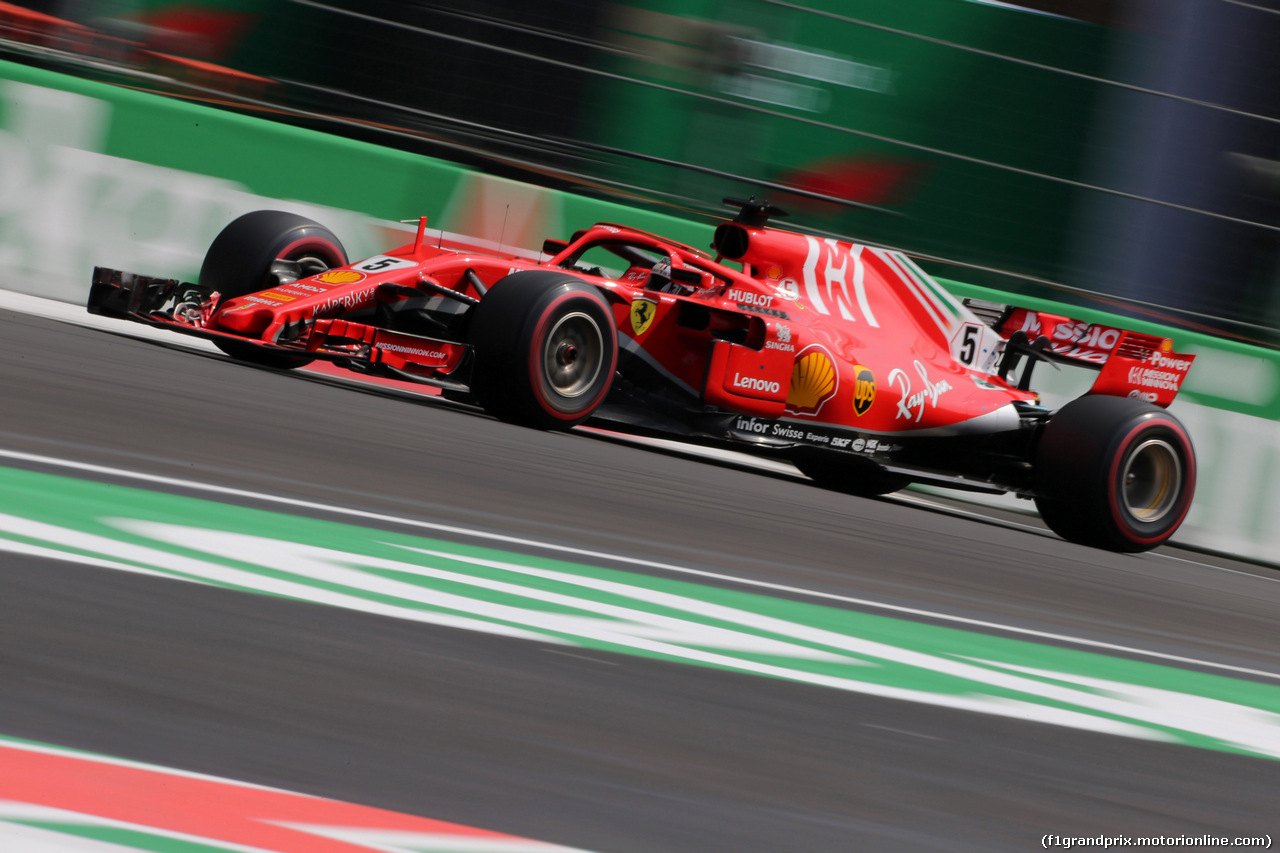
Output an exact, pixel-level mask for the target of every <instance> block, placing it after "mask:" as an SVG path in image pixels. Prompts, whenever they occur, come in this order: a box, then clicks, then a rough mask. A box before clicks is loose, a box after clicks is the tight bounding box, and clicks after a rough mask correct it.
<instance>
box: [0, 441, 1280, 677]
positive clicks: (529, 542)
mask: <svg viewBox="0 0 1280 853" xmlns="http://www.w3.org/2000/svg"><path fill="white" fill-rule="evenodd" d="M0 458H4V459H12V460H15V461H19V462H26V463H33V464H38V465H46V466H49V467H52V468H64V469H69V470H74V471H82V472H85V473H90V474H98V475H103V476H109V477H115V478H119V479H124V480H136V481H139V482H144V483H152V484H156V485H164V486H171V487H176V488H180V489H185V490H188V491H194V492H205V493H208V494H215V495H223V496H226V497H235V498H240V499H244V500H253V501H259V502H262V503H270V504H277V505H280V506H287V507H294V508H297V509H307V510H312V511H318V512H324V513H328V514H331V515H337V516H346V517H349V518H358V519H363V520H365V521H376V522H379V523H382V524H393V525H397V526H401V527H407V528H413V529H418V530H431V531H434V532H436V533H447V534H450V535H453V536H464V537H468V538H473V539H482V540H488V541H492V542H502V543H504V544H507V545H518V546H522V547H525V548H536V549H540V550H544V551H551V552H555V553H560V554H569V555H572V556H573V557H574V558H588V559H592V560H603V561H606V562H612V563H620V564H625V565H633V566H642V567H644V568H649V569H656V570H659V571H664V572H671V573H673V574H682V575H689V576H692V577H700V578H706V579H709V580H716V581H722V582H727V583H733V584H738V585H741V586H747V587H754V588H756V589H766V590H770V591H774V592H784V593H787V594H790V595H798V596H804V597H807V598H814V599H821V600H825V601H837V602H840V603H841V604H851V605H856V606H859V607H870V608H876V609H879V610H888V611H891V612H894V613H902V614H906V615H910V616H915V617H920V618H925V619H933V620H937V621H940V622H951V623H954V624H958V625H966V626H970V627H974V628H985V629H989V630H993V631H1000V632H1004V633H1010V634H1017V635H1021V636H1025V637H1034V638H1036V639H1040V640H1051V641H1055V642H1060V643H1068V644H1071V645H1076V646H1084V647H1088V648H1095V649H1105V650H1107V651H1110V652H1121V653H1124V654H1131V655H1138V656H1141V657H1149V658H1155V659H1159V660H1166V661H1172V662H1176V663H1180V664H1189V665H1193V666H1200V667H1205V668H1209V669H1217V670H1224V671H1229V672H1237V673H1241V674H1245V675H1254V676H1261V677H1263V678H1270V679H1276V680H1280V673H1275V672H1268V671H1266V670H1260V669H1250V668H1248V667H1241V666H1232V665H1230V664H1224V663H1218V662H1215V661H1207V660H1201V659H1198V658H1190V657H1184V656H1182V655H1172V654H1167V653H1164V652H1155V651H1150V650H1147V649H1139V648H1135V647H1132V646H1122V645H1118V644H1115V643H1105V642H1101V641H1099V640H1089V639H1085V638H1083V637H1072V636H1069V635H1066V634H1054V633H1051V632H1048V631H1036V630H1033V629H1030V628H1019V627H1017V626H1014V625H1005V624H1001V623H999V622H987V621H984V620H981V619H970V618H967V617H963V616H953V615H951V614H948V613H940V612H937V611H932V610H922V609H920V608H915V607H903V606H901V605H896V604H886V603H884V602H880V601H874V600H871V599H867V598H855V597H853V596H847V595H839V594H836V593H829V592H822V591H819V590H812V589H805V588H803V587H797V586H790V585H787V584H778V583H771V582H768V581H759V580H754V579H751V578H741V577H736V576H734V575H728V574H724V573H721V572H710V571H705V570H702V569H693V568H689V567H688V566H679V565H675V564H672V563H663V562H659V561H656V560H647V559H643V558H639V557H627V556H623V555H620V554H610V553H609V552H607V551H594V550H591V549H588V548H576V547H572V546H568V545H559V544H556V543H553V542H545V541H542V540H538V539H529V538H525V537H520V536H509V535H506V534H501V533H491V532H488V531H484V530H477V529H474V528H470V527H462V526H460V525H453V524H441V523H438V522H433V521H421V520H419V519H413V518H402V517H400V516H394V515H386V514H384V513H378V512H370V511H368V510H359V509H351V508H348V507H340V506H332V505H330V504H324V503H319V502H317V501H305V500H299V499H297V498H286V497H282V496H280V495H271V494H266V493H263V492H253V491H249V490H247V489H237V488H232V487H229V486H217V485H214V484H211V483H201V482H198V481H195V480H184V479H180V478H176V477H164V476H160V475H156V474H143V473H139V472H135V471H127V470H124V469H121V468H110V467H107V466H105V465H92V464H89V463H85V462H76V461H74V460H70V459H59V458H56V457H52V456H41V455H38V454H34V453H21V452H17V451H11V450H0Z"/></svg>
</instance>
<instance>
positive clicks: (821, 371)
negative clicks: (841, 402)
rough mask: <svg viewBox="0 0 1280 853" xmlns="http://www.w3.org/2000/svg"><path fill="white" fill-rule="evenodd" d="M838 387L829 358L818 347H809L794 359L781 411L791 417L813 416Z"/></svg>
mask: <svg viewBox="0 0 1280 853" xmlns="http://www.w3.org/2000/svg"><path fill="white" fill-rule="evenodd" d="M839 387H840V377H839V375H837V373H836V365H835V362H834V361H832V359H831V354H830V353H828V352H827V351H826V349H824V348H823V347H821V346H818V345H817V344H810V345H809V346H807V347H805V348H804V349H802V350H801V351H800V353H799V354H798V355H797V356H796V361H795V366H794V367H793V368H792V369H791V390H790V392H788V394H787V404H786V408H785V409H784V411H786V412H787V413H788V414H792V415H816V414H818V412H819V411H820V410H821V409H822V404H823V403H825V402H827V401H828V400H830V399H831V398H832V397H834V396H835V395H836V389H837V388H839Z"/></svg>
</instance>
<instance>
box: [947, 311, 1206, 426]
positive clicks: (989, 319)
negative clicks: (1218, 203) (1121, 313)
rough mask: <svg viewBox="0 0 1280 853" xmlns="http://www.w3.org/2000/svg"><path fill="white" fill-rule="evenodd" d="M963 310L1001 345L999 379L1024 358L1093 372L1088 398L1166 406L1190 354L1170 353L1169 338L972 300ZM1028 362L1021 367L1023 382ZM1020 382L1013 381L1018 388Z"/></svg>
mask: <svg viewBox="0 0 1280 853" xmlns="http://www.w3.org/2000/svg"><path fill="white" fill-rule="evenodd" d="M964 302H965V305H967V306H968V307H969V309H970V310H971V311H973V312H974V314H976V315H978V316H979V317H980V318H981V319H983V320H984V321H986V323H987V324H988V325H990V326H991V327H992V328H993V329H995V330H996V332H997V333H998V334H999V335H1000V337H1001V338H1003V339H1004V340H1005V342H1006V344H1005V353H1004V355H1003V357H1002V358H1001V362H1000V364H999V366H998V368H997V372H998V373H999V374H1000V376H1001V377H1002V378H1007V377H1008V374H1009V372H1010V371H1012V370H1013V369H1015V368H1016V367H1017V366H1018V363H1019V362H1020V361H1021V359H1022V358H1023V357H1024V356H1026V357H1029V358H1031V359H1032V363H1033V362H1034V360H1035V359H1037V358H1038V359H1043V360H1046V361H1053V362H1058V363H1061V364H1072V365H1076V366H1078V367H1087V368H1090V369H1092V370H1097V371H1098V378H1097V379H1096V380H1094V383H1093V387H1091V388H1090V389H1089V392H1088V393H1090V394H1105V395H1108V396H1112V397H1134V398H1137V399H1140V400H1146V401H1147V402H1149V403H1154V404H1155V405H1157V406H1166V407H1167V406H1168V405H1169V404H1170V403H1172V402H1173V399H1174V398H1175V397H1176V396H1178V391H1179V390H1181V388H1182V383H1183V381H1184V380H1185V379H1186V378H1187V373H1188V372H1190V370H1191V364H1192V363H1193V362H1194V361H1195V359H1196V357H1195V356H1194V355H1185V354H1183V353H1177V352H1174V351H1173V339H1172V338H1166V337H1161V336H1159V335H1147V334H1143V333H1141V332H1131V331H1128V330H1125V329H1118V328H1116V327H1114V326H1105V325H1102V324H1100V323H1086V322H1084V321H1082V320H1073V319H1071V318H1070V317H1064V316H1062V315H1060V314H1050V313H1048V312H1045V311H1034V310H1032V309H1030V308H1017V307H1014V306H1011V305H1001V304H999V303H994V302H986V301H983V300H978V299H966V300H964ZM1030 369H1031V363H1029V364H1028V365H1027V366H1026V367H1024V368H1023V370H1024V374H1023V376H1024V377H1025V378H1028V379H1029V371H1030ZM1024 385H1025V382H1023V381H1022V380H1020V381H1019V387H1023V386H1024Z"/></svg>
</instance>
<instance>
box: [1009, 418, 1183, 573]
mask: <svg viewBox="0 0 1280 853" xmlns="http://www.w3.org/2000/svg"><path fill="white" fill-rule="evenodd" d="M1033 479H1034V484H1035V502H1036V507H1037V508H1038V509H1039V510H1040V515H1041V516H1042V517H1043V518H1044V521H1045V523H1046V524H1048V525H1049V528H1050V529H1051V530H1053V531H1054V532H1055V533H1057V534H1058V535H1059V536H1061V537H1062V538H1063V539H1067V540H1069V541H1071V542H1077V543H1080V544H1082V545H1090V546H1093V547H1097V548H1106V549H1109V550H1112V551H1130V552H1136V551H1147V550H1149V549H1151V548H1154V547H1156V546H1157V545H1160V544H1161V543H1163V542H1165V541H1166V540H1168V538H1169V537H1170V536H1172V535H1173V534H1174V532H1175V531H1176V530H1177V529H1178V527H1179V526H1180V525H1181V524H1182V521H1183V519H1185V518H1186V516H1187V511H1188V510H1189V509H1190V508H1191V498H1192V496H1193V494H1194V493H1195V485H1196V457H1195V450H1194V448H1192V446H1191V439H1190V437H1189V436H1188V435H1187V431H1186V429H1185V428H1184V427H1183V426H1182V424H1181V423H1180V422H1179V421H1178V419H1177V418H1175V417H1174V416H1173V415H1171V414H1169V413H1168V412H1166V411H1165V410H1164V409H1161V408H1159V407H1157V406H1153V405H1151V404H1150V403H1146V402H1143V401H1141V400H1134V399H1129V398H1126V397H1108V396H1087V397H1081V398H1080V399H1078V400H1073V401H1071V402H1070V403H1068V404H1067V405H1066V406H1064V407H1063V408H1062V409H1061V410H1060V411H1058V412H1057V413H1056V414H1055V415H1054V416H1053V417H1052V418H1051V419H1050V420H1049V423H1048V424H1047V425H1046V426H1045V428H1044V432H1043V434H1042V435H1041V436H1040V441H1039V444H1038V445H1037V448H1036V451H1035V462H1034V471H1033Z"/></svg>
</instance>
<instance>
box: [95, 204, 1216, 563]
mask: <svg viewBox="0 0 1280 853" xmlns="http://www.w3.org/2000/svg"><path fill="white" fill-rule="evenodd" d="M726 203H727V204H730V205H732V206H734V207H736V208H738V213H737V215H736V216H735V217H734V218H733V219H732V220H731V221H724V222H722V223H720V224H719V225H718V226H717V227H716V228H715V233H714V241H713V244H712V248H713V249H714V252H715V254H714V256H712V255H709V254H707V253H705V252H703V251H700V250H698V249H695V248H692V247H690V246H685V245H681V244H679V243H676V242H672V241H670V240H667V239H664V238H662V237H659V236H656V235H654V234H649V233H646V232H644V231H639V230H637V229H634V228H628V227H625V226H622V225H613V224H598V225H594V226H592V227H591V228H588V229H586V230H583V231H579V232H577V233H576V234H574V235H573V237H572V238H571V239H570V240H568V241H567V242H566V241H561V240H550V239H549V240H547V241H546V242H545V244H544V245H543V259H542V260H534V259H531V258H525V257H519V256H516V255H513V254H504V253H496V254H495V253H486V252H483V251H479V250H468V249H465V248H464V249H458V248H456V247H455V248H449V247H446V246H444V245H443V242H442V240H437V239H431V238H430V236H431V235H429V234H428V232H427V229H426V218H425V217H423V218H422V219H421V220H420V221H419V225H418V231H417V237H416V239H415V240H414V241H413V242H412V243H410V244H409V245H406V246H402V247H400V248H397V249H392V250H390V251H388V252H387V253H386V254H382V255H376V256H374V257H371V258H363V259H360V260H357V261H355V262H354V263H353V262H350V261H349V260H348V258H347V255H346V252H345V250H344V249H343V247H342V244H341V243H340V242H339V241H338V238H337V237H335V236H334V235H333V234H332V233H331V232H330V231H329V230H327V229H326V228H324V227H322V226H320V225H318V224H316V223H315V222H312V221H310V220H308V219H305V218H303V217H300V216H297V215H295V214H291V213H284V212H280V211H258V212H255V213H249V214H246V215H244V216H242V217H240V218H239V219H236V220H235V221H234V222H232V223H231V224H230V225H228V226H227V227H226V228H225V229H224V230H223V231H222V232H221V233H220V234H219V235H218V237H217V238H216V239H215V240H214V241H213V244H212V245H211V246H210V248H209V251H208V254H207V255H206V256H205V259H204V263H203V266H202V267H201V269H200V274H199V280H198V281H197V282H196V283H194V284H192V283H187V282H181V281H176V280H171V279H163V278H155V277H148V276H145V275H139V274H135V273H129V272H123V271H119V270H111V269H106V268H102V267H99V268H97V269H95V270H94V273H93V285H92V290H91V292H90V295H89V306H88V307H89V310H90V311H91V312H93V313H96V314H103V315H108V316H113V317H120V318H126V319H129V320H134V321H137V322H141V323H147V324H149V325H152V326H159V327H163V328H167V329H172V330H173V331H176V332H183V333H186V334H190V335H197V336H200V337H203V338H208V339H210V340H212V341H213V343H214V344H216V345H217V346H218V347H220V348H221V349H222V350H223V351H224V352H226V353H228V354H230V355H231V356H233V357H235V358H238V359H242V360H244V361H248V362H254V363H256V364H259V365H267V366H272V367H277V368H291V367H297V366H299V365H303V364H306V363H307V362H310V361H312V360H315V359H324V360H326V361H329V362H333V363H334V364H336V365H338V366H340V367H343V368H346V369H348V370H351V371H354V372H356V373H359V374H366V375H373V376H382V377H394V378H399V379H408V380H413V381H416V382H421V383H425V384H428V385H435V386H437V387H439V388H441V389H442V393H443V394H444V395H446V396H447V397H449V398H451V399H454V400H461V401H468V402H472V403H475V404H478V405H479V406H480V407H482V408H483V409H484V410H485V411H486V412H488V413H490V414H491V415H494V416H496V417H498V418H500V419H502V420H505V421H509V422H512V423H516V424H523V425H526V426H530V427H537V428H543V429H567V428H569V427H572V426H574V425H576V424H580V423H582V422H583V421H586V420H587V419H588V418H595V419H599V420H605V421H609V422H611V424H612V425H615V426H616V427H618V428H621V429H624V430H630V431H635V432H644V433H648V434H655V433H657V434H665V435H669V436H672V435H673V436H676V437H679V438H681V439H683V440H687V441H696V442H710V443H730V444H733V445H736V446H737V447H739V448H740V449H743V448H745V449H754V450H756V451H758V452H761V453H768V454H772V455H774V456H781V457H784V458H786V459H789V460H790V461H791V462H793V463H794V464H795V466H796V467H797V468H799V470H800V471H802V472H803V473H805V474H807V475H808V476H809V477H811V478H813V479H814V480H816V481H817V482H818V483H820V484H822V485H825V486H828V487H831V488H835V489H839V490H842V491H846V492H850V493H854V494H858V495H867V496H870V495H879V494H885V493H888V492H893V491H896V490H897V489H900V488H902V487H904V486H906V485H908V484H909V483H923V484H932V485H940V486H945V487H951V488H956V489H967V490H973V491H981V492H990V493H1006V492H1012V493H1015V494H1017V495H1020V496H1023V497H1026V498H1030V499H1032V500H1034V501H1035V504H1036V507H1037V508H1038V509H1039V511H1040V513H1041V515H1042V516H1043V518H1044V520H1045V522H1046V523H1047V524H1048V525H1049V527H1050V528H1052V529H1053V530H1054V531H1055V532H1056V533H1058V534H1059V535H1060V536H1062V537H1064V538H1065V539H1068V540H1070V541H1073V542H1078V543H1083V544H1087V545H1092V546H1097V547H1101V548H1108V549H1113V550H1119V551H1142V550H1146V549H1149V548H1152V547H1154V546H1156V545H1159V544H1160V543H1162V542H1164V541H1165V540H1166V539H1168V538H1169V537H1170V536H1171V535H1172V534H1173V533H1174V531H1175V530H1177V528H1178V525H1180V524H1181V523H1182V521H1183V519H1184V518H1185V517H1186V514H1187V510H1188V508H1189V507H1190V504H1191V497H1192V493H1193V491H1194V488H1195V481H1196V459H1195V453H1194V451H1193V449H1192V445H1191V441H1190V439H1189V437H1188V435H1187V432H1186V430H1185V429H1184V428H1183V426H1182V425H1181V424H1180V423H1179V422H1178V420H1177V419H1176V418H1174V417H1173V416H1172V415H1170V414H1169V413H1168V412H1167V411H1165V407H1167V406H1168V405H1169V403H1170V402H1171V401H1172V400H1173V399H1174V396H1175V395H1176V394H1177V392H1178V389H1179V387H1180V386H1181V384H1182V382H1183V380H1184V378H1185V377H1186V375H1187V371H1188V370H1189V369H1190V367H1191V363H1192V360H1193V358H1194V357H1193V356H1190V355H1180V354H1178V353H1175V352H1173V348H1172V341H1171V340H1169V339H1167V338H1161V337H1153V336H1150V335H1144V334H1137V333H1135V332H1130V331H1125V330H1122V329H1116V328H1110V327H1105V326H1099V325H1088V324H1085V323H1080V322H1077V321H1074V320H1071V319H1069V318H1067V317H1061V316H1055V315H1050V314H1046V313H1042V312H1037V311H1032V310H1027V309H1023V308H1016V307H1012V306H1006V305H997V304H992V303H986V302H969V303H965V302H962V301H960V300H958V299H956V298H955V297H954V296H953V295H951V294H950V293H948V292H947V291H946V290H944V289H943V288H942V287H941V286H940V285H939V284H938V282H936V281H935V280H934V279H933V278H931V277H930V276H929V275H927V274H926V273H925V272H924V271H923V270H921V269H920V268H919V267H918V266H917V265H916V264H915V263H914V262H913V261H912V260H911V259H910V258H908V257H907V256H906V255H904V254H902V253H901V252H896V251H889V250H885V249H880V248H874V247H871V246H863V245H858V244H856V243H848V242H843V241H838V240H834V239H823V238H819V237H815V236H811V235H807V234H802V233H796V232H792V231H787V230H783V229H780V228H776V227H771V226H770V225H769V220H770V218H771V217H772V218H776V217H778V216H780V215H783V212H782V211H780V210H778V209H777V208H775V207H773V206H771V205H768V204H765V203H759V202H756V201H755V200H754V199H751V200H748V201H738V200H734V199H726ZM1041 361H1049V362H1057V363H1066V364H1071V365H1077V366H1082V367H1085V368H1091V369H1093V370H1096V371H1097V372H1098V376H1097V379H1096V381H1095V382H1094V383H1093V386H1092V388H1091V389H1090V391H1089V392H1088V393H1087V394H1085V395H1084V396H1082V397H1080V398H1078V399H1075V400H1072V401H1071V402H1069V403H1067V404H1066V405H1065V406H1063V407H1061V408H1060V409H1058V410H1056V411H1051V410H1049V409H1048V408H1046V407H1044V406H1042V405H1041V399H1040V396H1039V395H1038V394H1037V393H1036V392H1035V391H1034V390H1032V387H1031V379H1032V375H1033V371H1034V368H1035V367H1036V366H1037V364H1038V363H1039V362H1041Z"/></svg>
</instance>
